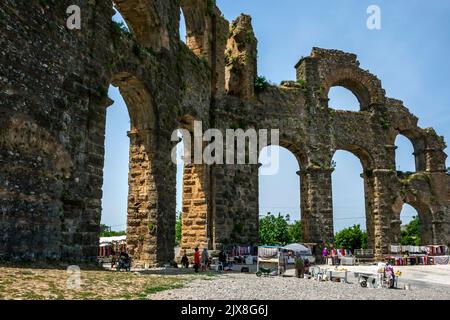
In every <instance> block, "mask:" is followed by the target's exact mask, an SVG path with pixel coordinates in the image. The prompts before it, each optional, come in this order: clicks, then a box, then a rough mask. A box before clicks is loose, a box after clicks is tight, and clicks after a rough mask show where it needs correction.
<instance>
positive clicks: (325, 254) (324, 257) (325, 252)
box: [322, 247, 328, 263]
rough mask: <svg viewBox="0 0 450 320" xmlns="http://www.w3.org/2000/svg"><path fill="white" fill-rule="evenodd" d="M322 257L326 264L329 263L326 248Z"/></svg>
mask: <svg viewBox="0 0 450 320" xmlns="http://www.w3.org/2000/svg"><path fill="white" fill-rule="evenodd" d="M322 257H323V260H324V261H325V263H328V248H327V247H324V248H323V250H322Z"/></svg>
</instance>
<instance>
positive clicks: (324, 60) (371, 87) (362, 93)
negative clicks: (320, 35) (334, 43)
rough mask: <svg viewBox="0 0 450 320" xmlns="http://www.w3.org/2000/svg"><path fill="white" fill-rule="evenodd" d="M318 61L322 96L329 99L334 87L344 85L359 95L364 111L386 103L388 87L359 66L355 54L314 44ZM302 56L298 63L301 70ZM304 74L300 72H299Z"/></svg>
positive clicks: (314, 57)
mask: <svg viewBox="0 0 450 320" xmlns="http://www.w3.org/2000/svg"><path fill="white" fill-rule="evenodd" d="M311 58H312V59H313V60H316V61H317V69H318V72H319V77H320V79H319V83H318V88H317V91H316V93H317V94H318V96H319V98H322V99H324V100H325V101H326V100H327V99H328V98H327V97H328V93H329V90H330V88H331V87H335V86H341V87H344V88H346V89H348V90H350V91H351V92H352V93H353V94H354V95H355V96H356V97H357V99H358V101H359V103H360V106H361V111H367V110H369V109H371V108H372V107H376V106H381V105H383V104H384V103H385V101H386V97H385V91H384V89H383V88H382V86H381V81H380V80H379V79H378V78H377V77H376V76H375V75H373V74H371V73H370V72H368V71H366V70H363V69H361V68H360V67H359V61H358V60H357V57H356V55H355V54H351V53H346V52H342V51H339V50H328V49H321V48H313V50H312V53H311V56H310V58H308V59H311ZM302 62H303V61H302V60H301V61H300V62H299V64H297V68H298V70H301V67H302ZM300 74H301V72H300Z"/></svg>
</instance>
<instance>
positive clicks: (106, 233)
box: [99, 224, 127, 237]
mask: <svg viewBox="0 0 450 320" xmlns="http://www.w3.org/2000/svg"><path fill="white" fill-rule="evenodd" d="M126 234H127V233H126V232H125V231H112V230H111V227H108V226H107V225H104V224H101V225H100V235H99V236H100V237H119V236H124V235H126Z"/></svg>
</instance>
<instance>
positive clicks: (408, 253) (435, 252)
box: [386, 245, 450, 266]
mask: <svg viewBox="0 0 450 320" xmlns="http://www.w3.org/2000/svg"><path fill="white" fill-rule="evenodd" d="M389 249H390V250H389V255H388V256H386V260H387V261H389V262H390V263H391V264H392V265H396V266H407V265H433V264H449V263H450V256H449V251H448V247H447V246H444V245H428V246H411V245H391V246H390V248H389Z"/></svg>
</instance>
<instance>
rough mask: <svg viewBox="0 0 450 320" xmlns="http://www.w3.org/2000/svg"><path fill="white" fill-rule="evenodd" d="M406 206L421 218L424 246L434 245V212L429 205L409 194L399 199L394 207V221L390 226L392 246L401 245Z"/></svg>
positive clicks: (421, 235)
mask: <svg viewBox="0 0 450 320" xmlns="http://www.w3.org/2000/svg"><path fill="white" fill-rule="evenodd" d="M405 204H408V205H410V206H411V207H413V208H414V209H415V210H416V212H417V214H418V217H419V221H420V240H421V244H422V245H429V244H434V238H435V237H434V232H433V228H432V225H433V223H432V221H433V217H432V211H431V208H430V206H429V205H428V204H426V203H425V202H423V201H421V200H420V199H418V198H417V197H415V196H413V195H411V194H408V195H406V196H404V197H399V198H398V199H397V201H396V202H395V204H394V206H393V219H392V221H391V225H390V229H391V232H390V234H391V235H390V239H391V244H399V243H400V239H401V224H402V221H401V216H400V215H401V212H402V210H403V206H404V205H405Z"/></svg>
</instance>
